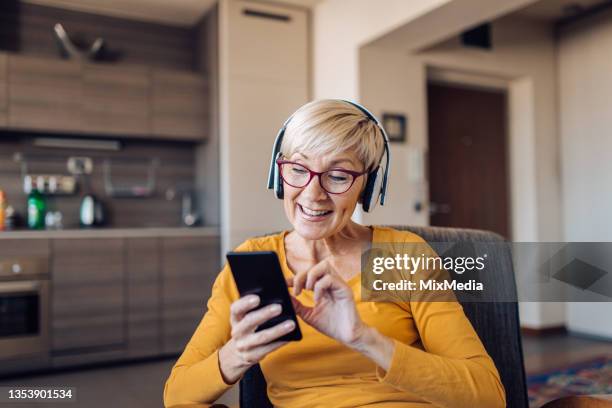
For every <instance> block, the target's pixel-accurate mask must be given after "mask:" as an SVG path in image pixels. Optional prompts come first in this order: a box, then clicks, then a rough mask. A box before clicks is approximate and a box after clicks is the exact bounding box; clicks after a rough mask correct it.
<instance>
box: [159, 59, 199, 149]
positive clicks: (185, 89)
mask: <svg viewBox="0 0 612 408" xmlns="http://www.w3.org/2000/svg"><path fill="white" fill-rule="evenodd" d="M151 120H152V130H153V134H154V135H155V136H159V137H167V138H172V139H183V140H198V141H201V140H204V139H205V138H206V137H207V134H208V87H207V83H206V80H205V79H204V78H203V77H202V75H198V74H195V73H188V72H180V71H170V70H154V71H153V88H152V116H151Z"/></svg>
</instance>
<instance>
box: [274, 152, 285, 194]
mask: <svg viewBox="0 0 612 408" xmlns="http://www.w3.org/2000/svg"><path fill="white" fill-rule="evenodd" d="M278 156H280V153H279V154H278ZM274 195H275V196H276V198H280V199H282V198H283V195H284V191H283V179H282V178H281V175H280V171H279V168H278V165H277V164H276V163H274Z"/></svg>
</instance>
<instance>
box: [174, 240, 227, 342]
mask: <svg viewBox="0 0 612 408" xmlns="http://www.w3.org/2000/svg"><path fill="white" fill-rule="evenodd" d="M219 251H220V247H219V238H217V237H180V238H178V237H177V238H174V237H173V238H163V239H162V259H163V262H162V347H163V352H165V353H176V352H181V351H182V350H183V349H184V347H185V344H186V343H187V341H188V340H189V339H190V338H191V336H192V334H193V333H194V331H195V329H196V327H197V325H198V323H199V322H200V320H202V317H203V316H204V313H205V312H206V302H207V300H208V298H209V297H210V293H211V289H212V284H213V282H214V280H215V278H216V276H217V274H218V273H219V269H220V262H219Z"/></svg>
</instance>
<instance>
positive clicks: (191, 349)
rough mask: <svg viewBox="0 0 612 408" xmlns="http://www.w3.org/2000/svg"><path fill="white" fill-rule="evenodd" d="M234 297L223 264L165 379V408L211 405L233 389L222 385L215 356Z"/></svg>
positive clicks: (225, 336)
mask: <svg viewBox="0 0 612 408" xmlns="http://www.w3.org/2000/svg"><path fill="white" fill-rule="evenodd" d="M248 250H250V249H249V243H248V241H247V242H245V243H243V244H242V245H240V246H239V247H238V248H236V251H248ZM238 298H239V294H238V290H237V289H236V285H235V283H234V279H233V277H232V274H231V270H230V268H229V266H228V265H227V264H226V265H225V266H224V267H223V269H222V270H221V272H220V273H219V275H218V276H217V278H216V280H215V282H214V284H213V288H212V294H211V296H210V298H209V300H208V303H207V311H206V313H205V315H204V317H203V318H202V320H201V322H200V324H199V325H198V327H197V328H196V331H195V333H194V334H193V336H192V337H191V339H190V340H189V342H188V343H187V345H186V346H185V350H184V351H183V353H182V354H181V356H180V357H179V359H178V360H177V362H176V363H175V364H174V367H172V371H171V372H170V376H169V378H168V379H167V380H166V384H165V387H164V405H165V406H166V407H168V406H172V405H177V404H187V403H213V402H214V401H215V400H216V399H217V398H219V397H220V396H221V395H222V394H223V393H224V392H225V391H227V390H228V389H229V388H231V387H232V386H233V384H226V383H225V381H224V380H223V377H222V376H221V369H220V368H219V354H218V353H219V349H220V348H221V347H222V346H223V345H224V344H225V343H226V342H227V341H229V339H230V337H231V324H230V305H231V304H232V302H233V301H235V300H236V299H238Z"/></svg>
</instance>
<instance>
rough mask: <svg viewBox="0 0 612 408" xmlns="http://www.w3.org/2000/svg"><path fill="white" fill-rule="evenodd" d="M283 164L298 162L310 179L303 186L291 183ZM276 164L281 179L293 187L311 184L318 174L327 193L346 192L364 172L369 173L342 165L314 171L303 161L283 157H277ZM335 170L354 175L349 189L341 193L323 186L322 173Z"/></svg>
mask: <svg viewBox="0 0 612 408" xmlns="http://www.w3.org/2000/svg"><path fill="white" fill-rule="evenodd" d="M283 164H297V165H298V166H302V167H303V168H305V169H306V170H307V171H308V173H309V174H308V181H307V182H306V184H304V185H303V186H302V187H297V186H294V185H293V184H291V183H289V182H288V181H287V180H285V177H283V167H282V165H283ZM276 165H277V166H278V174H280V177H281V179H282V180H283V181H284V182H285V183H287V184H289V185H290V186H291V187H293V188H306V187H307V186H308V185H309V184H310V182H311V181H312V179H313V177H315V176H317V178H318V179H319V185H320V186H321V188H322V189H323V190H324V191H325V192H326V193H328V194H344V193H346V192H347V191H349V190H350V189H351V187H353V184H355V181H356V180H357V178H359V177H361V176H363V175H364V174H368V171H367V170H365V171H363V172H359V171H353V170H348V169H343V168H341V167H332V168H331V169H327V170H325V171H314V170H311V169H309V168H308V167H307V166H305V165H304V164H302V163H298V162H294V161H291V160H283V159H277V160H276ZM334 170H335V171H343V172H345V173H347V174H350V175H351V176H353V181H351V185H350V186H348V187H347V189H346V190H344V191H343V192H341V193H332V192H331V191H328V190H327V189H326V188H325V187H324V186H323V182H322V181H321V175H322V174H325V173H328V172H330V171H334Z"/></svg>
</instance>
